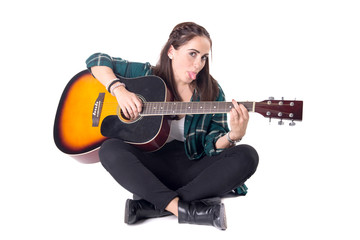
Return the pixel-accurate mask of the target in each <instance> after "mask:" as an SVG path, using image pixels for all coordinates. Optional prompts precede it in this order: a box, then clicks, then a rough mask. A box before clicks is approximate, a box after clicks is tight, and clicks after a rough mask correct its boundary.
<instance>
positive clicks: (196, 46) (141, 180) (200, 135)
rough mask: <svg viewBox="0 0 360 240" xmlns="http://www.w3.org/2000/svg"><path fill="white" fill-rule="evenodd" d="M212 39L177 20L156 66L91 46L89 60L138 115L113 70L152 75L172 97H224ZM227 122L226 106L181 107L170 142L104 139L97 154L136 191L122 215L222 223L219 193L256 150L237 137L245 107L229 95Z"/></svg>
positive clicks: (129, 219) (238, 181)
mask: <svg viewBox="0 0 360 240" xmlns="http://www.w3.org/2000/svg"><path fill="white" fill-rule="evenodd" d="M211 50H212V41H211V38H210V35H209V33H208V32H207V31H206V29H205V28H203V27H202V26H199V25H197V24H195V23H192V22H185V23H181V24H178V25H177V26H175V28H174V29H173V31H172V32H171V34H170V36H169V39H168V41H167V43H166V44H165V46H164V48H163V50H162V51H161V55H160V60H159V62H158V64H157V65H156V66H151V65H150V64H149V63H144V64H142V63H135V62H128V61H126V60H123V59H121V58H112V57H110V56H108V55H106V54H102V53H96V54H93V55H92V56H90V57H89V58H88V59H87V61H86V63H87V67H88V68H89V69H90V70H91V72H92V74H93V75H94V77H95V78H96V79H98V80H99V81H100V82H101V83H102V84H103V85H104V86H105V87H106V88H108V91H109V92H111V93H112V94H113V95H114V96H116V99H117V101H118V103H119V106H120V107H121V109H122V111H123V112H124V115H125V116H126V117H127V118H129V119H136V118H137V117H138V116H139V113H141V111H142V104H143V103H142V101H141V100H140V99H139V97H138V96H137V95H136V93H134V92H130V91H128V90H127V89H126V86H125V85H124V84H122V83H121V82H119V80H118V78H117V77H116V75H115V74H117V75H119V76H123V77H127V78H133V77H139V76H145V75H157V76H159V77H161V78H162V79H163V80H164V81H165V82H166V85H167V87H168V89H169V90H170V91H171V93H172V94H173V96H174V101H185V102H190V101H224V100H225V97H224V93H223V91H222V89H221V88H220V86H219V85H218V83H217V81H216V80H215V79H214V78H213V77H212V76H211V75H210V73H209V54H210V52H211ZM232 102H233V105H234V107H233V108H232V109H231V111H230V113H229V115H230V121H229V122H230V127H231V131H230V130H229V128H228V125H227V115H226V114H196V115H195V114H191V115H181V116H177V117H176V118H173V119H172V120H171V123H170V124H171V130H170V135H169V138H168V140H167V143H166V144H165V146H164V147H162V148H161V149H160V150H158V151H155V152H143V151H141V150H140V149H138V148H136V147H134V146H133V145H130V144H127V143H125V142H123V141H122V140H121V139H109V140H107V141H105V142H104V143H103V145H102V146H101V149H100V153H99V156H100V161H101V163H102V165H103V166H104V167H105V169H106V170H107V171H108V172H109V173H110V174H111V175H112V177H113V178H114V179H115V180H116V181H117V182H118V183H119V184H120V185H121V186H123V187H124V188H125V189H127V190H128V191H130V192H131V193H133V194H134V196H138V197H137V200H132V199H128V200H127V201H126V206H125V207H126V208H125V222H126V223H127V224H134V223H135V222H137V221H139V220H140V219H146V218H152V217H160V216H166V215H171V214H173V215H175V216H177V217H178V221H179V223H190V224H201V225H212V226H215V227H217V228H219V229H222V230H225V229H226V216H225V208H224V204H223V203H221V201H220V197H221V196H223V195H225V194H227V193H229V192H231V191H232V190H233V189H236V188H238V187H240V186H244V185H243V184H244V182H245V181H246V180H247V179H248V178H249V177H250V176H251V175H252V174H253V173H254V172H255V171H256V168H257V165H258V155H257V152H256V151H255V149H254V148H252V147H251V146H249V145H236V144H235V143H236V142H238V141H240V140H241V139H242V138H243V137H244V135H245V132H246V128H247V124H248V121H249V114H248V112H247V110H246V108H245V107H244V106H243V105H238V104H237V102H236V101H235V100H233V101H232Z"/></svg>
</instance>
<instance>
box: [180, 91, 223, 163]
mask: <svg viewBox="0 0 360 240" xmlns="http://www.w3.org/2000/svg"><path fill="white" fill-rule="evenodd" d="M224 100H225V95H224V93H223V91H222V89H221V88H220V93H219V96H218V98H217V99H216V101H224ZM184 130H185V136H186V139H185V150H186V154H187V156H188V158H189V159H199V158H201V157H202V156H204V155H208V156H213V155H217V154H219V153H220V152H222V151H223V150H224V149H216V147H215V143H216V141H217V140H218V139H219V138H220V137H222V136H224V135H225V134H226V133H227V132H228V131H229V127H228V124H227V114H197V115H192V114H189V115H186V119H185V129H184Z"/></svg>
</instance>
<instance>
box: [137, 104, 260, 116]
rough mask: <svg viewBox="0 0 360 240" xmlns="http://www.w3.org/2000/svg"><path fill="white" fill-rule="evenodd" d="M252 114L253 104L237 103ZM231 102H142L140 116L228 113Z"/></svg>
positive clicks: (231, 106)
mask: <svg viewBox="0 0 360 240" xmlns="http://www.w3.org/2000/svg"><path fill="white" fill-rule="evenodd" d="M238 104H243V105H244V106H245V108H246V109H247V110H248V111H249V112H254V109H255V102H238ZM233 107H234V105H233V103H232V102H144V104H143V111H142V112H141V116H153V115H183V114H211V113H228V112H230V110H231V109H232V108H233Z"/></svg>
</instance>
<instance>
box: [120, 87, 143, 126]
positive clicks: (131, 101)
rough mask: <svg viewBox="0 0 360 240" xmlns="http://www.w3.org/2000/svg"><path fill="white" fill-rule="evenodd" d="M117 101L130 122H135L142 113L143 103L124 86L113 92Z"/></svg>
mask: <svg viewBox="0 0 360 240" xmlns="http://www.w3.org/2000/svg"><path fill="white" fill-rule="evenodd" d="M113 93H114V95H115V97H116V100H117V101H118V103H119V106H120V109H121V111H122V112H123V114H124V116H125V117H126V118H128V119H130V120H135V119H136V118H137V117H138V116H139V114H140V112H141V111H142V101H141V100H140V98H139V97H138V96H137V95H136V94H135V93H133V92H130V91H128V90H127V89H126V88H125V87H124V86H120V87H117V88H115V89H114V90H113Z"/></svg>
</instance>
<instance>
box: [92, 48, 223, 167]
mask: <svg viewBox="0 0 360 240" xmlns="http://www.w3.org/2000/svg"><path fill="white" fill-rule="evenodd" d="M86 64H87V67H88V68H89V69H90V68H91V67H93V66H107V67H110V68H111V69H112V70H113V71H114V73H116V74H118V75H120V76H123V77H126V78H134V77H139V76H146V75H151V74H152V70H151V65H150V63H137V62H129V61H126V60H123V59H121V58H113V57H110V56H109V55H107V54H102V53H95V54H93V55H91V56H90V57H89V58H88V59H87V60H86ZM219 88H220V92H219V96H218V97H217V99H216V101H225V95H224V93H223V91H222V89H221V87H220V86H219ZM191 101H199V99H195V95H193V97H192V99H191ZM228 131H229V127H228V124H227V115H226V114H189V115H186V117H185V125H184V136H185V141H184V146H185V152H186V154H187V156H188V158H189V159H191V160H193V159H199V158H201V157H202V156H204V155H208V156H213V155H216V154H218V153H220V152H222V151H223V150H224V149H216V147H215V143H216V141H217V140H218V139H219V138H220V137H222V136H224V135H225V134H226V133H227V132H228Z"/></svg>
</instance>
